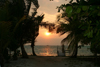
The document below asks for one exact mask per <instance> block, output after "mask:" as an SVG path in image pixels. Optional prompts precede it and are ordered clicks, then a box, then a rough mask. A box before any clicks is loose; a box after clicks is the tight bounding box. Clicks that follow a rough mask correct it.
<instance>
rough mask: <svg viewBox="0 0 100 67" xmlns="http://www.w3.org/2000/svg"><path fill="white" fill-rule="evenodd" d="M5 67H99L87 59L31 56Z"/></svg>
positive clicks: (7, 64)
mask: <svg viewBox="0 0 100 67" xmlns="http://www.w3.org/2000/svg"><path fill="white" fill-rule="evenodd" d="M4 67H99V66H96V65H94V63H93V61H91V60H89V59H88V60H87V59H75V58H68V57H41V56H40V57H39V56H29V59H23V58H19V59H18V60H16V61H14V60H12V61H10V63H5V66H4Z"/></svg>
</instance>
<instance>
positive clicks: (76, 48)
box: [71, 44, 78, 58]
mask: <svg viewBox="0 0 100 67" xmlns="http://www.w3.org/2000/svg"><path fill="white" fill-rule="evenodd" d="M74 47H75V48H74V50H73V54H72V56H71V57H72V58H76V57H77V53H78V44H75V46H74Z"/></svg>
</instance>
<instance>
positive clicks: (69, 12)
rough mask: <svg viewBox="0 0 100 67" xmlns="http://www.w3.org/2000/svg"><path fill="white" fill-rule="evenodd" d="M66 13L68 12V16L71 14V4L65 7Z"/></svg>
mask: <svg viewBox="0 0 100 67" xmlns="http://www.w3.org/2000/svg"><path fill="white" fill-rule="evenodd" d="M66 13H67V14H68V17H70V16H71V14H72V6H67V7H66Z"/></svg>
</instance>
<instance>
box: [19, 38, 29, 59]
mask: <svg viewBox="0 0 100 67" xmlns="http://www.w3.org/2000/svg"><path fill="white" fill-rule="evenodd" d="M20 45H21V51H22V58H28V55H27V53H26V51H25V48H24V44H23V42H22V39H21V42H20Z"/></svg>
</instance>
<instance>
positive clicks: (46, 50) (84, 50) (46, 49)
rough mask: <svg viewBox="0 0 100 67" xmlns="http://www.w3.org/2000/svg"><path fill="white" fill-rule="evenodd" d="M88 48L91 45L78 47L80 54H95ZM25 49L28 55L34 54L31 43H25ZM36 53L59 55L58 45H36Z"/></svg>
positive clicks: (39, 54)
mask: <svg viewBox="0 0 100 67" xmlns="http://www.w3.org/2000/svg"><path fill="white" fill-rule="evenodd" d="M88 48H90V46H84V47H81V49H78V56H83V55H84V56H90V55H93V54H92V53H91V52H90V50H89V49H88ZM58 49H61V47H60V46H59V47H58ZM25 50H26V52H27V53H28V55H32V50H31V47H30V45H25ZM35 53H36V54H37V55H38V56H57V46H35ZM68 55H69V53H66V56H68Z"/></svg>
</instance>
